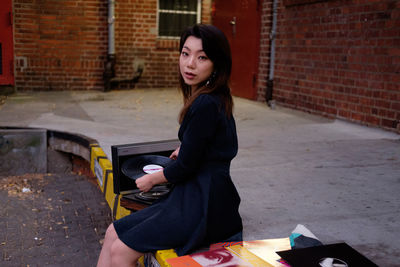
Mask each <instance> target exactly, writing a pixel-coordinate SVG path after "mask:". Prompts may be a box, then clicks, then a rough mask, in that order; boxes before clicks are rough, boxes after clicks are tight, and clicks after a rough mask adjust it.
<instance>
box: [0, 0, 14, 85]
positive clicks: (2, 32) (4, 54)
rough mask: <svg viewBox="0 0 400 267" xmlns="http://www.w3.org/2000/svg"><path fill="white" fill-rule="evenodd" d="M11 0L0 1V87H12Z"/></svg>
mask: <svg viewBox="0 0 400 267" xmlns="http://www.w3.org/2000/svg"><path fill="white" fill-rule="evenodd" d="M11 6H12V0H2V3H1V8H0V85H14V74H13V72H14V65H13V57H14V52H13V34H12V11H11V10H12V9H11Z"/></svg>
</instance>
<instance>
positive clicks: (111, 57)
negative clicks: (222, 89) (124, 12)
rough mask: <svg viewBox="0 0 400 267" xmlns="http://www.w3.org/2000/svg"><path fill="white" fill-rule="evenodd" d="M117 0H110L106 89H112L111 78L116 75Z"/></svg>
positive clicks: (105, 73)
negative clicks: (115, 24) (115, 13)
mask: <svg viewBox="0 0 400 267" xmlns="http://www.w3.org/2000/svg"><path fill="white" fill-rule="evenodd" d="M114 10H115V1H114V0H108V19H107V23H108V51H107V61H106V64H105V69H104V74H103V78H104V91H109V90H110V89H111V79H112V78H114V77H115V28H114V21H115V16H114Z"/></svg>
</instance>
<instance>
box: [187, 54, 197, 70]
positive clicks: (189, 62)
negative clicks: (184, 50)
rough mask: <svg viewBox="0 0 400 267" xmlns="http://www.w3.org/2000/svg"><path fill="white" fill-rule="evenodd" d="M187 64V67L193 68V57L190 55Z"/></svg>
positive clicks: (194, 64) (194, 63)
mask: <svg viewBox="0 0 400 267" xmlns="http://www.w3.org/2000/svg"><path fill="white" fill-rule="evenodd" d="M187 65H188V67H189V68H194V67H195V66H196V62H195V57H193V56H190V57H189V58H188V62H187Z"/></svg>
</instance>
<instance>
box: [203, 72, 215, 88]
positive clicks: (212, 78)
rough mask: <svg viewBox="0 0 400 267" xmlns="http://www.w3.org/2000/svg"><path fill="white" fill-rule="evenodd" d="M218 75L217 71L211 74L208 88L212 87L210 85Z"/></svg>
mask: <svg viewBox="0 0 400 267" xmlns="http://www.w3.org/2000/svg"><path fill="white" fill-rule="evenodd" d="M216 75H217V73H216V72H215V71H213V73H211V75H210V77H209V78H208V80H207V82H206V87H210V84H211V83H212V82H213V81H214V79H215V76H216Z"/></svg>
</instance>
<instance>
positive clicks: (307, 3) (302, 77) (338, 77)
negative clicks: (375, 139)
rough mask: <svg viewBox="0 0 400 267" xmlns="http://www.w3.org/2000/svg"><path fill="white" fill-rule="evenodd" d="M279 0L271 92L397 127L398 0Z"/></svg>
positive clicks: (320, 110)
mask: <svg viewBox="0 0 400 267" xmlns="http://www.w3.org/2000/svg"><path fill="white" fill-rule="evenodd" d="M279 2H280V6H279V10H278V36H277V50H276V69H275V83H274V94H273V97H274V99H276V101H277V102H278V103H280V104H282V105H284V106H288V107H291V108H296V109H299V110H303V111H306V112H310V113H317V114H322V115H325V116H329V117H336V118H343V119H345V120H350V121H354V122H358V123H362V124H367V125H374V126H380V127H383V128H386V129H389V130H394V131H397V132H400V123H399V121H400V2H399V1H391V0H380V1H376V0H351V1H350V0H325V1H312V0H286V1H285V0H284V1H279Z"/></svg>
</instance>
